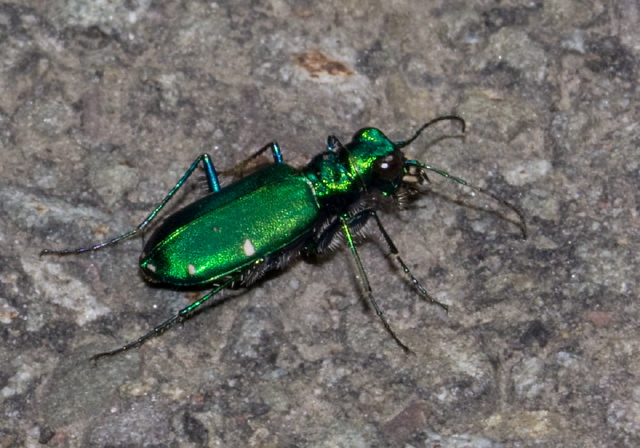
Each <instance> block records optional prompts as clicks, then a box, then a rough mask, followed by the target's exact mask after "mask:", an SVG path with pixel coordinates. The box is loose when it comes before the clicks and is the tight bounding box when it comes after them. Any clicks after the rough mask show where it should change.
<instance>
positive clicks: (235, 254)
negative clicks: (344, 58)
mask: <svg viewBox="0 0 640 448" xmlns="http://www.w3.org/2000/svg"><path fill="white" fill-rule="evenodd" d="M442 120H456V121H459V122H460V123H461V124H462V128H463V129H462V130H463V132H464V126H465V123H464V120H463V119H462V118H460V117H457V116H444V117H439V118H436V119H434V120H431V121H429V122H428V123H426V124H425V125H423V126H422V127H421V128H420V129H418V131H417V132H416V133H415V134H414V135H413V136H412V137H411V138H410V139H409V140H406V141H401V142H396V143H394V142H392V141H390V140H389V139H388V138H387V137H386V136H385V135H384V134H383V133H382V132H381V131H379V130H378V129H375V128H365V129H362V130H360V131H358V132H357V133H356V134H355V135H354V137H353V139H352V140H351V142H350V143H348V144H346V145H343V144H341V143H340V142H339V141H338V139H337V138H336V137H334V136H330V137H329V138H328V142H327V149H326V151H324V152H322V153H320V154H318V155H317V156H315V157H314V158H313V159H312V160H311V161H310V162H309V164H308V165H307V166H306V167H304V168H303V169H302V170H298V169H295V168H292V167H290V166H289V165H287V164H285V163H284V162H283V160H282V155H281V151H280V147H279V146H278V144H277V143H275V142H272V143H269V144H268V145H266V146H264V147H262V148H261V149H260V150H258V151H257V152H256V153H254V154H253V155H252V156H250V157H249V158H248V159H247V160H245V162H243V164H241V165H246V164H247V163H248V162H249V161H251V160H253V159H255V158H256V157H258V156H259V155H260V154H262V153H264V152H265V151H267V150H271V153H272V154H273V158H274V164H272V165H269V166H267V167H265V168H263V169H261V170H259V171H257V172H255V173H254V174H252V175H249V176H247V177H244V178H242V179H240V180H239V181H237V182H235V183H232V184H231V185H229V186H227V187H224V188H221V187H220V184H219V182H218V176H217V174H216V171H215V168H214V166H213V163H212V161H211V157H210V156H209V155H207V154H203V155H201V156H199V157H198V158H197V159H196V160H195V161H194V162H193V164H192V165H191V167H190V168H189V169H188V170H187V172H186V173H185V174H184V176H183V177H182V178H181V179H180V180H179V181H178V183H177V184H176V185H175V187H173V189H172V190H171V191H170V192H169V193H168V194H167V196H166V197H165V198H164V199H163V201H162V202H161V203H160V204H159V205H158V206H157V207H156V208H155V209H154V210H153V212H151V213H150V214H149V216H147V218H146V219H145V220H144V221H143V222H142V223H141V224H140V225H139V226H138V227H136V228H135V229H133V230H131V231H129V232H127V233H125V234H123V235H120V236H118V237H116V238H113V239H112V240H110V241H107V242H104V243H100V244H97V245H95V246H92V247H87V248H80V249H73V250H62V251H56V250H44V251H42V254H46V255H51V254H56V255H66V254H76V253H82V252H87V251H94V250H98V249H101V248H104V247H107V246H112V245H114V244H116V243H118V242H120V241H122V240H125V239H127V238H130V237H132V236H134V235H136V234H139V233H141V232H143V231H144V230H145V229H146V228H147V226H149V224H151V222H152V221H153V220H154V219H155V218H156V216H157V214H158V213H159V212H160V211H161V210H162V209H163V208H164V206H165V205H166V204H167V202H169V200H171V198H172V197H173V196H174V195H175V193H176V192H177V191H178V190H179V189H180V188H181V187H182V185H183V184H184V183H185V181H186V180H187V179H188V178H189V177H190V176H191V174H193V172H194V171H195V170H196V168H197V167H198V166H200V164H201V163H202V165H203V166H204V170H205V175H206V178H207V183H208V187H209V190H210V192H209V194H207V195H206V196H204V197H203V198H201V199H199V200H197V201H196V202H194V203H192V204H190V205H188V206H186V207H185V208H183V209H182V210H180V211H178V212H176V213H175V214H173V215H170V216H169V217H167V218H166V219H165V220H164V221H163V222H162V223H161V224H160V225H159V226H158V228H157V229H156V230H155V231H154V232H153V234H152V235H151V237H150V238H149V240H148V241H147V243H146V245H145V248H144V251H143V253H142V255H141V256H140V267H141V269H142V272H143V274H144V276H145V278H146V279H148V280H149V281H150V282H153V283H161V284H165V285H175V286H195V285H211V286H212V288H213V289H212V290H211V291H210V292H209V293H208V294H206V295H205V296H204V297H202V298H201V299H200V300H198V301H197V302H195V303H193V304H191V305H190V306H188V307H186V308H184V309H182V310H181V311H179V312H178V313H177V314H176V315H175V316H173V317H171V318H170V319H167V320H166V321H165V322H163V323H161V324H160V325H158V326H157V327H155V328H154V329H153V330H151V331H150V332H148V333H147V334H145V335H144V336H142V337H141V338H139V339H137V340H135V341H132V342H130V343H128V344H126V345H124V346H122V347H120V348H117V349H115V350H112V351H109V352H105V353H100V354H97V355H95V356H93V357H92V359H94V360H96V359H99V358H102V357H105V356H112V355H115V354H117V353H121V352H123V351H126V350H129V349H131V348H134V347H138V346H140V345H142V344H143V343H144V342H145V341H146V340H147V339H149V338H151V337H153V336H155V335H158V334H160V333H162V332H164V331H165V330H167V329H168V328H169V327H170V326H172V325H173V324H174V323H176V322H182V321H184V320H185V319H187V318H188V317H189V316H190V315H191V314H193V312H194V311H196V310H198V309H199V308H201V307H202V306H203V305H204V304H205V303H206V304H214V303H216V302H218V301H221V300H222V299H220V297H216V294H217V293H218V292H220V291H221V290H223V289H225V288H230V287H238V286H250V285H251V284H252V283H253V282H254V281H255V280H257V279H259V278H260V277H262V276H263V275H264V274H265V273H266V272H268V271H270V270H274V269H282V268H284V266H285V265H286V264H287V262H288V261H289V260H290V259H291V258H293V257H296V256H299V255H300V254H307V255H308V254H314V253H321V252H325V251H327V250H329V249H333V248H334V247H336V246H338V245H339V243H340V242H341V241H343V240H346V242H347V245H348V246H349V249H350V250H351V253H352V255H353V258H354V260H355V263H356V267H357V269H358V279H359V281H360V283H361V286H362V289H363V292H364V295H365V296H366V298H367V300H368V301H369V303H370V304H371V305H372V307H373V309H374V310H375V312H376V313H377V314H378V316H379V317H380V319H381V321H382V324H383V325H384V327H385V328H386V330H387V331H388V332H389V334H390V335H391V336H392V337H393V339H394V340H395V341H396V342H397V343H398V344H399V345H400V346H401V347H402V348H403V349H405V350H407V351H408V350H409V348H408V347H407V346H406V345H405V344H404V343H403V342H402V341H401V340H400V338H399V337H398V336H397V335H396V334H395V332H394V331H393V330H392V328H391V327H390V325H389V323H388V321H387V318H386V317H385V315H384V312H383V311H382V309H381V308H380V307H379V306H378V304H377V302H376V300H375V298H374V297H373V293H372V289H371V286H370V283H369V280H368V277H367V275H366V272H365V270H364V267H363V265H362V262H361V260H360V256H359V255H358V251H357V248H356V244H355V242H354V236H362V234H363V233H365V231H366V225H367V224H368V223H369V222H371V223H372V224H373V226H370V227H372V228H373V229H374V230H375V231H377V232H379V234H380V235H381V236H382V241H383V242H384V244H385V245H386V248H387V250H388V252H389V253H390V254H391V255H392V256H393V257H394V259H395V260H396V261H397V262H398V264H399V265H400V267H401V268H402V270H403V272H404V274H405V275H406V276H407V278H408V279H409V281H410V282H411V283H412V284H413V285H414V286H415V288H416V290H417V291H418V293H419V294H420V295H421V296H422V297H423V298H425V299H426V300H428V301H429V302H431V303H434V304H437V305H439V306H441V307H442V308H444V309H447V307H446V305H444V304H442V303H440V302H438V301H437V300H435V299H434V298H432V297H431V296H430V295H429V294H428V293H427V291H426V290H425V289H424V288H423V287H422V285H421V284H420V282H419V281H418V280H417V279H416V278H415V277H414V276H413V274H412V273H411V271H410V270H409V268H408V267H407V265H406V264H405V263H404V261H403V260H402V258H400V256H399V253H398V249H397V248H396V246H395V244H394V243H393V241H392V240H391V237H390V236H389V234H388V233H387V232H386V230H385V229H384V227H383V226H382V222H381V221H380V218H379V217H378V214H377V213H376V204H377V201H378V200H379V199H380V198H381V197H384V196H388V197H391V198H394V199H395V200H396V202H397V203H398V205H399V206H403V205H404V203H405V202H406V201H407V200H408V199H409V198H410V196H411V195H412V193H416V192H417V189H416V187H417V186H418V185H419V184H422V183H424V182H425V181H426V182H428V180H429V179H428V177H427V171H432V172H435V173H437V174H440V175H442V176H444V177H447V178H449V179H452V180H454V181H455V182H458V183H460V184H463V185H466V186H468V187H470V188H472V189H474V190H476V191H478V192H481V193H483V194H486V195H489V196H490V197H492V198H494V199H496V200H497V201H499V202H500V203H501V204H503V205H504V206H506V207H508V208H510V209H512V210H513V211H514V212H515V213H516V214H517V215H518V217H519V219H520V226H521V229H522V233H523V235H524V237H525V238H526V234H527V227H526V222H525V219H524V214H523V213H522V211H521V210H520V209H519V208H517V207H516V206H514V205H512V204H511V203H509V202H507V201H505V200H504V199H502V198H500V197H498V196H496V195H495V194H493V193H491V192H488V191H486V190H484V189H482V188H479V187H475V186H473V185H470V184H468V183H467V182H465V181H464V180H462V179H460V178H457V177H453V176H451V175H449V174H448V173H447V172H445V171H442V170H438V169H436V168H433V167H431V166H429V165H426V164H424V163H421V162H418V161H416V160H408V159H406V158H405V156H404V154H403V153H402V151H401V149H402V148H403V147H405V146H407V145H409V144H410V143H411V142H413V141H414V140H415V139H416V138H417V137H418V136H419V135H420V133H421V132H422V131H423V130H424V129H426V128H427V127H428V126H430V125H431V124H433V123H435V122H438V121H442Z"/></svg>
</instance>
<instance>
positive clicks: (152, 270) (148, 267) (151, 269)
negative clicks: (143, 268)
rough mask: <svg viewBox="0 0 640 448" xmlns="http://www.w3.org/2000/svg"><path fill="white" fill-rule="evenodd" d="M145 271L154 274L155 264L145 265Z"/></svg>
mask: <svg viewBox="0 0 640 448" xmlns="http://www.w3.org/2000/svg"><path fill="white" fill-rule="evenodd" d="M147 269H148V270H149V271H151V272H156V265H155V264H151V263H147Z"/></svg>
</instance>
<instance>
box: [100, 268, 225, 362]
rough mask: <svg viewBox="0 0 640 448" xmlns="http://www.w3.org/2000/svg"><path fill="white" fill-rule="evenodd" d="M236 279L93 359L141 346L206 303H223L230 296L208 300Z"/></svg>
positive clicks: (212, 305) (217, 287)
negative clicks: (132, 339) (140, 334)
mask: <svg viewBox="0 0 640 448" xmlns="http://www.w3.org/2000/svg"><path fill="white" fill-rule="evenodd" d="M235 280H236V279H235V278H231V279H229V280H226V281H225V282H224V283H222V284H221V285H219V286H216V287H215V288H213V290H211V292H209V294H207V295H205V296H204V297H202V298H201V299H200V300H198V301H197V302H194V303H192V304H191V305H189V306H188V307H186V308H183V309H181V310H180V311H178V313H177V314H175V315H174V316H172V317H170V318H169V319H167V320H165V321H164V322H162V323H161V324H160V325H157V326H156V327H155V328H154V329H153V330H151V331H149V332H148V333H147V334H145V335H144V336H142V337H140V338H138V339H136V340H135V341H131V342H129V343H128V344H125V345H123V346H122V347H119V348H117V349H115V350H111V351H109V352H103V353H98V354H97V355H93V356H92V357H91V361H97V360H98V359H100V358H106V357H110V356H113V355H117V354H118V353H122V352H126V351H127V350H131V349H132V348H137V347H140V346H141V345H142V344H144V343H145V342H147V340H149V339H151V338H153V337H156V336H159V335H161V334H162V333H164V332H165V331H167V330H168V329H169V328H171V327H172V326H173V325H174V324H175V323H182V322H184V321H185V320H187V319H189V318H190V317H191V316H192V315H193V314H194V313H196V312H198V311H199V310H200V309H201V307H202V306H203V305H204V304H205V303H207V305H209V306H211V307H214V306H217V305H219V304H221V303H222V302H224V301H225V300H227V299H228V297H223V296H220V297H216V298H215V300H213V301H212V302H208V301H209V300H210V299H211V298H213V297H214V296H215V295H216V294H218V293H219V292H220V291H222V290H223V289H225V288H227V287H228V286H230V285H231V284H232V283H233V282H234V281H235Z"/></svg>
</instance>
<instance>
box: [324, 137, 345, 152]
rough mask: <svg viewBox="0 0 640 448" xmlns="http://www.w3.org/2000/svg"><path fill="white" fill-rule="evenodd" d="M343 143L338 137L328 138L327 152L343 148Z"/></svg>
mask: <svg viewBox="0 0 640 448" xmlns="http://www.w3.org/2000/svg"><path fill="white" fill-rule="evenodd" d="M342 147H343V145H342V142H340V140H338V137H336V136H335V135H330V136H328V137H327V151H332V152H333V151H335V150H336V149H339V148H342Z"/></svg>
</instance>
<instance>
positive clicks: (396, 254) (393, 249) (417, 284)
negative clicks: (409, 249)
mask: <svg viewBox="0 0 640 448" xmlns="http://www.w3.org/2000/svg"><path fill="white" fill-rule="evenodd" d="M359 214H368V215H369V217H372V218H373V219H374V220H375V222H376V225H377V226H378V230H379V231H380V234H381V235H382V238H383V239H384V242H385V244H386V245H387V248H388V249H389V252H390V253H391V255H392V256H393V258H395V259H396V261H397V262H398V264H399V265H400V267H401V268H402V272H404V274H405V275H406V276H407V277H408V278H409V280H410V281H411V283H412V284H413V286H414V287H415V288H416V289H417V290H418V292H419V293H420V295H421V296H422V297H424V298H425V299H427V300H428V301H429V302H430V303H433V304H434V305H438V306H439V307H441V308H442V309H443V310H445V311H448V310H449V307H448V306H447V305H445V304H444V303H442V302H439V301H437V300H436V299H434V298H433V297H431V295H430V294H429V293H428V292H427V290H426V289H424V287H423V286H422V285H421V284H420V282H419V281H418V279H417V278H415V277H414V276H413V274H412V273H411V271H410V270H409V267H408V266H407V265H406V264H405V262H404V261H403V260H402V258H401V257H400V252H399V251H398V248H397V247H396V245H395V244H394V243H393V240H391V237H390V236H389V234H388V233H387V231H386V230H385V229H384V227H383V226H382V222H381V221H380V218H379V217H378V214H377V213H376V212H375V210H364V211H362V212H360V213H359ZM356 216H357V215H356Z"/></svg>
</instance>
